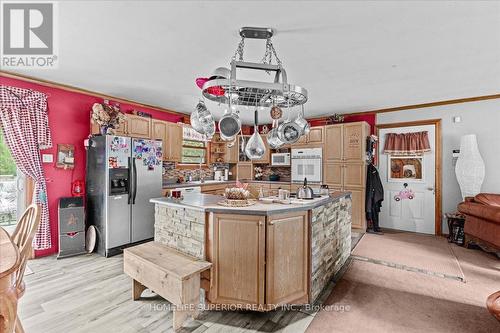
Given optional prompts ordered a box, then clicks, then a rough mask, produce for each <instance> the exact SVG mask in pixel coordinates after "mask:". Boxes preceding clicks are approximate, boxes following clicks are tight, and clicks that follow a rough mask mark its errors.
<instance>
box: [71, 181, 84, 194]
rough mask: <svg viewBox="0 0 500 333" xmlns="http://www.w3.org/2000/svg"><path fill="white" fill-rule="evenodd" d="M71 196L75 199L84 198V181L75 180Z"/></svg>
mask: <svg viewBox="0 0 500 333" xmlns="http://www.w3.org/2000/svg"><path fill="white" fill-rule="evenodd" d="M71 195H72V196H74V197H83V196H84V195H85V182H84V181H83V180H75V181H74V182H73V183H72V184H71Z"/></svg>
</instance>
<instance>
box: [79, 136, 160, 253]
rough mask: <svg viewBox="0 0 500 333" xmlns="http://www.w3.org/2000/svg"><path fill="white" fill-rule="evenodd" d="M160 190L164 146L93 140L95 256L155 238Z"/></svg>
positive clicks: (90, 180)
mask: <svg viewBox="0 0 500 333" xmlns="http://www.w3.org/2000/svg"><path fill="white" fill-rule="evenodd" d="M161 191H162V142H161V141H157V140H150V139H142V138H130V137H121V136H114V135H105V136H95V137H92V138H90V139H89V145H88V150H87V177H86V197H87V209H86V211H87V224H89V225H94V226H95V227H96V231H97V243H96V244H97V252H98V253H100V254H101V255H103V256H106V257H108V256H111V255H114V254H118V253H120V252H121V249H122V248H124V247H126V246H127V245H130V244H133V243H137V242H141V241H144V240H148V239H151V238H153V236H154V205H153V204H152V203H150V202H149V200H150V199H151V198H156V197H160V196H161Z"/></svg>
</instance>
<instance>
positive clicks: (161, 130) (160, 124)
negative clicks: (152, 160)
mask: <svg viewBox="0 0 500 333" xmlns="http://www.w3.org/2000/svg"><path fill="white" fill-rule="evenodd" d="M152 127H153V130H152V136H151V139H153V140H162V141H163V145H164V146H165V144H166V137H167V128H168V123H167V122H166V121H163V120H157V119H153V123H152ZM163 149H165V147H163Z"/></svg>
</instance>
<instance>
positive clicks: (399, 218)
mask: <svg viewBox="0 0 500 333" xmlns="http://www.w3.org/2000/svg"><path fill="white" fill-rule="evenodd" d="M421 131H427V132H428V133H429V142H430V146H431V151H430V152H428V153H425V154H424V155H423V156H420V157H419V156H412V157H410V158H408V159H405V158H403V157H391V156H390V155H386V154H384V152H383V150H384V144H385V135H386V134H387V133H409V132H421ZM435 133H436V130H435V125H424V126H411V127H396V128H382V129H380V130H379V138H380V144H379V147H380V149H379V173H380V179H381V181H382V185H383V186H384V201H383V202H382V210H381V212H380V216H379V220H380V221H379V225H380V227H383V228H389V229H396V230H405V231H412V232H419V233H426V234H434V233H435V204H436V203H435V190H434V189H435V178H436V177H435V176H436V175H435V164H436V151H435ZM420 165H421V167H420ZM391 168H392V169H393V170H392V171H391ZM419 168H421V170H419ZM405 174H406V175H405ZM409 175H410V176H409ZM405 176H409V178H404V177H405ZM404 184H407V187H406V191H404V190H405V186H404ZM410 191H412V192H413V195H411V192H410Z"/></svg>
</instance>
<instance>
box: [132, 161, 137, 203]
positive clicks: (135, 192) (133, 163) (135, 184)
mask: <svg viewBox="0 0 500 333" xmlns="http://www.w3.org/2000/svg"><path fill="white" fill-rule="evenodd" d="M132 169H133V170H134V172H133V173H134V178H133V182H134V196H133V197H132V205H135V197H136V196H137V167H136V165H135V157H132Z"/></svg>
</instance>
